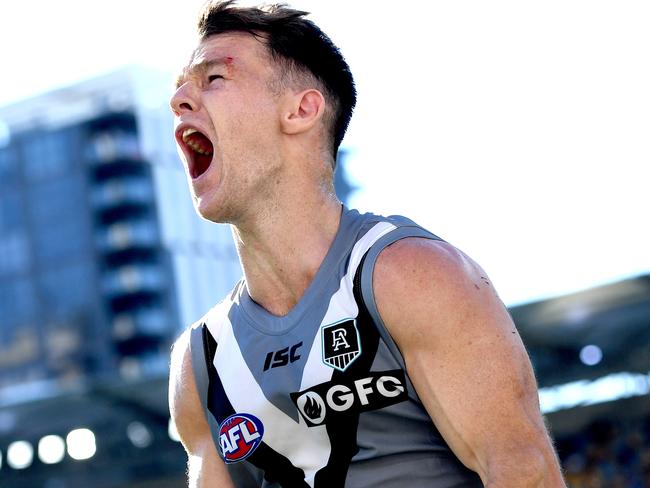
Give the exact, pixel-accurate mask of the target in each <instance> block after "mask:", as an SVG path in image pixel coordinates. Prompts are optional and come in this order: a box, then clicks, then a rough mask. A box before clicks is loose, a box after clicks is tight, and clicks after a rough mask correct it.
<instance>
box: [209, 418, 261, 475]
mask: <svg viewBox="0 0 650 488" xmlns="http://www.w3.org/2000/svg"><path fill="white" fill-rule="evenodd" d="M263 436H264V425H263V424H262V421H261V420H260V419H258V418H257V417H255V415H251V414H250V413H236V414H234V415H231V416H230V417H228V418H227V419H226V420H224V421H223V422H221V425H220V426H219V449H220V451H221V457H223V460H224V461H225V462H226V463H227V464H230V463H236V462H239V461H243V460H244V459H246V458H247V457H248V456H250V455H251V454H253V451H255V449H257V446H259V445H260V443H261V442H262V437H263Z"/></svg>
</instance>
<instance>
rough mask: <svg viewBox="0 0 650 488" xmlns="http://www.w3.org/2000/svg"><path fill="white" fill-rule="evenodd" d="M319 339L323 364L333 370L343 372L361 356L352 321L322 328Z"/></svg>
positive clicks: (359, 343)
mask: <svg viewBox="0 0 650 488" xmlns="http://www.w3.org/2000/svg"><path fill="white" fill-rule="evenodd" d="M321 338H322V339H321V340H322V341H323V362H324V363H325V364H327V365H328V366H330V367H332V368H334V369H338V370H339V371H345V370H346V369H347V368H348V366H350V364H351V363H352V361H354V360H355V359H357V358H358V357H359V356H360V355H361V341H360V340H359V331H358V330H357V321H356V320H354V319H348V320H343V321H341V322H337V323H335V324H330V325H326V326H324V327H323V328H322V329H321Z"/></svg>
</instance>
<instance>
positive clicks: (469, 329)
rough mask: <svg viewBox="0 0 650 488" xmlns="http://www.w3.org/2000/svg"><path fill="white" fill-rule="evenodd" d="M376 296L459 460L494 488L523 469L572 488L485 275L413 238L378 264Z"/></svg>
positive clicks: (441, 246) (450, 251) (448, 250)
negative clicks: (563, 477)
mask: <svg viewBox="0 0 650 488" xmlns="http://www.w3.org/2000/svg"><path fill="white" fill-rule="evenodd" d="M373 287H374V293H375V299H376V303H377V308H378V310H379V313H380V315H381V317H382V319H383V321H384V323H385V325H386V327H387V329H388V330H389V332H390V333H391V335H392V336H393V338H394V339H395V342H396V343H397V345H398V347H399V348H400V351H401V352H402V355H403V356H404V360H405V363H406V368H407V371H408V373H409V376H410V378H411V380H412V382H413V385H414V386H415V388H416V390H417V392H418V395H419V396H420V398H421V400H422V402H423V404H424V406H425V408H426V409H427V411H428V413H429V415H430V416H431V418H432V420H433V421H434V423H435V424H436V426H437V427H438V430H439V431H440V433H441V434H442V435H443V437H444V438H445V440H446V441H447V443H448V444H449V446H450V447H451V449H452V450H453V451H454V453H455V454H456V455H457V456H458V458H459V459H460V460H461V461H462V462H463V463H464V464H465V465H466V466H468V467H469V468H470V469H472V470H474V471H476V472H477V473H478V474H479V475H480V476H481V478H482V480H483V482H484V483H486V484H488V485H489V484H490V483H491V482H494V481H495V480H497V479H498V480H499V486H511V485H510V484H505V483H504V484H501V480H503V481H506V480H508V479H509V478H508V476H509V475H508V473H515V472H516V471H517V470H518V471H520V475H521V476H522V478H517V479H524V478H523V476H530V479H533V478H535V477H536V476H538V474H535V473H532V470H534V469H537V467H538V466H539V469H537V472H542V473H543V472H546V473H547V474H546V475H544V474H542V475H541V476H542V478H544V477H546V478H545V480H544V481H542V483H548V484H540V485H539V486H564V485H563V482H562V481H561V475H560V473H559V467H558V464H557V460H556V457H555V453H554V451H553V448H552V446H551V443H550V439H549V438H548V435H547V433H546V429H545V426H544V422H543V420H542V417H541V414H540V411H539V403H538V397H537V387H536V383H535V378H534V375H533V372H532V367H531V365H530V361H529V359H528V356H527V354H526V351H525V349H524V346H523V344H522V342H521V339H520V337H519V335H518V333H517V330H516V328H515V327H514V324H513V323H512V320H511V318H510V316H509V314H508V312H507V310H506V308H505V307H504V306H503V304H502V303H501V301H500V300H499V298H498V296H497V294H496V292H495V291H494V289H493V287H492V285H491V284H490V282H489V280H488V278H487V275H486V274H485V273H484V272H483V270H481V268H480V267H479V266H478V265H476V263H474V262H473V261H471V260H470V259H469V258H467V257H466V256H465V255H463V254H462V253H460V252H459V251H458V250H456V249H455V248H453V246H451V245H449V244H447V243H443V242H439V241H433V240H427V239H420V238H408V239H403V240H401V241H398V242H396V243H395V244H392V245H391V246H389V247H387V248H386V249H385V250H384V251H382V253H381V254H380V255H379V258H378V261H377V263H376V266H375V271H374V274H373ZM522 465H523V466H528V467H529V468H530V470H531V473H532V474H531V473H522V472H521V470H522ZM513 476H514V475H513ZM512 479H513V480H514V479H515V478H514V477H513V478H512ZM490 486H491V485H490ZM512 486H524V485H521V484H520V485H517V484H513V485H512ZM525 486H529V485H525ZM530 486H532V485H530ZM534 486H538V485H537V484H535V485H534Z"/></svg>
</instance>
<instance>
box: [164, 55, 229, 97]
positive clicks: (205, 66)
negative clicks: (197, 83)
mask: <svg viewBox="0 0 650 488" xmlns="http://www.w3.org/2000/svg"><path fill="white" fill-rule="evenodd" d="M228 60H230V61H232V58H230V57H227V56H225V57H223V58H215V59H206V60H204V61H201V62H199V63H195V62H192V63H190V64H189V65H188V66H186V67H185V68H183V71H182V72H181V73H180V74H179V75H178V76H177V77H176V84H175V86H176V89H177V90H178V89H179V88H180V87H181V85H182V84H183V83H184V82H185V80H186V79H187V78H188V76H190V75H195V74H198V73H205V72H206V71H208V70H210V69H211V68H214V67H215V66H226V65H227V64H228V62H227V61H228Z"/></svg>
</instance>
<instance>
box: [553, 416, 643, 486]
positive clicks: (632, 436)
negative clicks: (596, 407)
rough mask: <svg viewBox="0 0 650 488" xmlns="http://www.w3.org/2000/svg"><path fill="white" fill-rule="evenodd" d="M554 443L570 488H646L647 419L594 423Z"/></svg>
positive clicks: (599, 421) (558, 438)
mask: <svg viewBox="0 0 650 488" xmlns="http://www.w3.org/2000/svg"><path fill="white" fill-rule="evenodd" d="M555 441H556V447H557V450H558V454H559V456H560V461H561V463H562V466H563V468H564V473H565V477H566V480H567V483H568V485H569V487H570V488H650V417H646V418H644V419H636V420H633V421H632V420H630V421H613V420H598V421H595V422H593V423H592V424H590V425H589V427H588V428H587V429H586V430H584V431H582V432H581V433H580V434H576V435H573V436H568V437H556V439H555Z"/></svg>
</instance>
